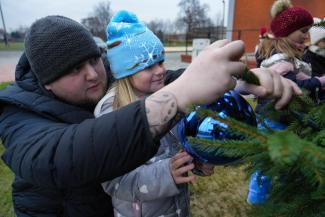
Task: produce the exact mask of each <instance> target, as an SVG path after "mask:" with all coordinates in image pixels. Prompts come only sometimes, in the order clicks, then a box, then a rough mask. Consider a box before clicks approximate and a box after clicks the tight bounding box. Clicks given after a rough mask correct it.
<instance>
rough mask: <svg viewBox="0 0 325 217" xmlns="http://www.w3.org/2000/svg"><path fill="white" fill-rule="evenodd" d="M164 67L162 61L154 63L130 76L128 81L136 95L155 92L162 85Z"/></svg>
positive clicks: (164, 73) (164, 72)
mask: <svg viewBox="0 0 325 217" xmlns="http://www.w3.org/2000/svg"><path fill="white" fill-rule="evenodd" d="M165 75H166V69H165V67H164V65H163V62H160V63H156V64H154V65H152V66H150V67H148V68H146V69H144V70H141V71H139V72H137V73H135V74H133V75H132V76H131V77H130V83H131V85H132V87H133V88H134V89H135V91H136V94H137V95H138V97H141V96H145V95H148V94H151V93H154V92H156V91H157V90H159V89H161V88H162V87H163V86H164V81H165Z"/></svg>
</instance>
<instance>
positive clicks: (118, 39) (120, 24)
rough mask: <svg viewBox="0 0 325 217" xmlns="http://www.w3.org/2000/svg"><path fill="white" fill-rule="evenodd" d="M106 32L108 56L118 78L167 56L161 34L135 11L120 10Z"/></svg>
mask: <svg viewBox="0 0 325 217" xmlns="http://www.w3.org/2000/svg"><path fill="white" fill-rule="evenodd" d="M106 33H107V45H108V51H107V58H108V61H109V62H110V66H111V70H112V73H113V76H114V77H115V78H116V79H121V78H124V77H127V76H129V75H133V74H135V73H137V72H139V71H141V70H144V69H146V68H148V67H149V66H152V65H154V64H156V63H159V62H161V61H163V60H164V58H165V56H164V47H163V45H162V43H161V41H160V40H159V38H158V37H157V36H156V35H155V34H153V32H151V31H150V30H149V29H148V28H147V27H146V25H145V24H144V23H143V22H141V21H139V20H138V18H137V16H136V15H135V14H133V13H131V12H128V11H123V10H122V11H119V12H117V13H116V14H115V15H114V16H113V17H112V19H111V21H110V23H109V24H108V26H107V29H106Z"/></svg>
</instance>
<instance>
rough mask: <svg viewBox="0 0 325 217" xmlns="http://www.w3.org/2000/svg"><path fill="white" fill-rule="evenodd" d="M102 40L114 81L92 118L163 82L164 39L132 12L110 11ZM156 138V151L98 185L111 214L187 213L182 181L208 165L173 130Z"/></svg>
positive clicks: (209, 172) (209, 168)
mask: <svg viewBox="0 0 325 217" xmlns="http://www.w3.org/2000/svg"><path fill="white" fill-rule="evenodd" d="M107 45H108V51H107V59H108V61H109V63H110V66H111V70H112V74H113V76H114V78H115V79H116V82H115V85H114V86H113V88H111V89H110V90H109V91H108V93H107V94H106V95H105V96H104V97H103V98H102V100H101V101H100V102H99V103H98V104H97V106H96V108H95V112H94V114H95V116H96V117H98V116H101V115H103V114H106V113H109V112H111V111H113V110H116V109H118V108H120V107H123V106H125V105H128V104H130V103H132V102H134V101H136V100H138V99H141V98H144V97H146V96H148V95H150V94H152V93H154V92H156V91H157V90H159V89H161V88H162V87H164V85H165V78H166V70H165V68H164V65H163V62H164V59H165V55H164V47H163V44H162V43H161V41H160V40H159V39H158V38H157V37H156V35H155V34H154V33H153V32H152V31H150V30H149V29H148V28H147V27H146V25H145V24H144V23H143V22H141V21H139V20H138V18H137V17H136V15H135V14H133V13H130V12H128V11H119V12H118V13H116V14H115V15H114V16H113V18H112V19H111V21H110V23H109V24H108V26H107ZM161 106H164V105H161ZM135 130H136V129H135ZM160 143H161V145H160V148H159V150H158V153H157V154H156V155H155V157H153V158H152V159H150V160H149V161H148V162H147V163H146V164H145V165H143V166H140V167H138V168H136V169H135V170H133V171H132V172H130V173H128V174H126V175H124V176H121V177H118V178H116V179H114V180H112V181H108V182H105V183H103V184H102V186H103V188H104V190H105V192H106V193H108V194H109V195H111V196H112V202H113V206H114V215H115V216H125V217H128V216H148V217H151V216H181V217H186V216H190V212H189V194H188V190H187V183H189V182H192V181H194V180H195V176H193V175H191V176H188V175H187V172H189V171H191V170H192V169H193V168H195V167H198V168H199V169H200V171H202V172H203V174H204V175H212V174H213V166H210V165H204V164H200V163H198V164H197V165H195V164H194V163H193V158H192V157H191V156H190V155H189V154H188V153H187V152H185V151H182V150H181V149H182V147H181V144H180V143H179V140H178V137H177V133H176V129H173V130H171V131H170V132H169V133H168V134H166V135H165V136H164V137H163V138H162V139H161V140H160ZM130 148H132V147H130ZM126 160H127V159H126Z"/></svg>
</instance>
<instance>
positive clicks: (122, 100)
mask: <svg viewBox="0 0 325 217" xmlns="http://www.w3.org/2000/svg"><path fill="white" fill-rule="evenodd" d="M114 87H115V97H114V101H113V110H116V109H118V108H120V107H122V106H126V105H128V104H130V103H132V102H134V101H136V100H137V97H136V95H135V93H134V90H133V87H132V85H131V83H130V80H129V77H125V78H123V79H120V80H117V81H116V82H115V86H114Z"/></svg>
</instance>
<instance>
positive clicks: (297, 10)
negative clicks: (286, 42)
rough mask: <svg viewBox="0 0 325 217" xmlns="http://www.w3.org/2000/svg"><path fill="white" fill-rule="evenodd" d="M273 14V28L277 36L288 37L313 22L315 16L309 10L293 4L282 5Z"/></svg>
mask: <svg viewBox="0 0 325 217" xmlns="http://www.w3.org/2000/svg"><path fill="white" fill-rule="evenodd" d="M280 1H281V0H280ZM278 2H279V1H278ZM285 2H290V1H285ZM271 13H272V11H271ZM273 16H274V17H273V19H272V22H271V30H272V33H273V34H274V36H275V37H277V38H278V37H286V36H288V35H289V34H290V33H292V32H294V31H296V30H298V29H300V28H302V27H305V26H309V25H312V24H313V17H312V16H311V14H310V13H309V12H308V11H307V10H305V9H304V8H301V7H293V6H292V5H287V6H284V7H283V6H282V8H281V9H280V10H279V11H278V13H276V12H275V14H274V15H273Z"/></svg>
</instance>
